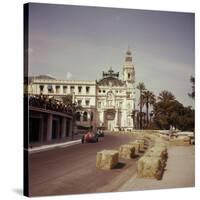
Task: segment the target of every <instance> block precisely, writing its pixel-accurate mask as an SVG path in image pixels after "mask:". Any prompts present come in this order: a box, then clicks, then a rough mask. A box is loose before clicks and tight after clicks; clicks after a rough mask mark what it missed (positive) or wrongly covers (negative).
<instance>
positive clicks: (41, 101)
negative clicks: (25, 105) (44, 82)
mask: <svg viewBox="0 0 200 200" xmlns="http://www.w3.org/2000/svg"><path fill="white" fill-rule="evenodd" d="M29 106H33V107H38V108H44V109H47V110H53V111H56V112H62V113H67V114H72V112H73V105H72V104H68V105H65V104H64V103H63V102H62V101H59V100H57V99H55V98H54V97H49V96H45V95H35V96H30V97H29Z"/></svg>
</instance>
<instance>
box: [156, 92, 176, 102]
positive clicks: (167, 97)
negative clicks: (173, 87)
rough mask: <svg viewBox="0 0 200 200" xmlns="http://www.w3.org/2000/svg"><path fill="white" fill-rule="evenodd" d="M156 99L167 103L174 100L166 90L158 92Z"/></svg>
mask: <svg viewBox="0 0 200 200" xmlns="http://www.w3.org/2000/svg"><path fill="white" fill-rule="evenodd" d="M158 99H159V100H160V101H163V102H167V101H172V100H175V96H174V95H173V94H172V93H171V92H169V91H167V90H163V91H161V92H160V94H159V96H158Z"/></svg>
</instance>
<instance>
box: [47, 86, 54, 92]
mask: <svg viewBox="0 0 200 200" xmlns="http://www.w3.org/2000/svg"><path fill="white" fill-rule="evenodd" d="M47 89H48V93H53V87H52V85H48V88H47Z"/></svg>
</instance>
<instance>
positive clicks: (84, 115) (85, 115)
mask: <svg viewBox="0 0 200 200" xmlns="http://www.w3.org/2000/svg"><path fill="white" fill-rule="evenodd" d="M87 120H88V114H87V112H84V113H83V121H87Z"/></svg>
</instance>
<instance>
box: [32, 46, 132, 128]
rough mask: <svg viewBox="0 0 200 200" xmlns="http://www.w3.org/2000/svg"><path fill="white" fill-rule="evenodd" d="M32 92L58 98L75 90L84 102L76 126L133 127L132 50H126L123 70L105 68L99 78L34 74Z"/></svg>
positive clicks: (80, 102)
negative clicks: (74, 78)
mask: <svg viewBox="0 0 200 200" xmlns="http://www.w3.org/2000/svg"><path fill="white" fill-rule="evenodd" d="M28 91H29V94H30V95H36V94H41V93H42V94H44V95H50V96H54V97H55V98H59V97H63V96H65V95H69V94H72V95H73V97H74V101H75V102H77V104H79V105H81V106H82V110H80V111H78V112H77V114H76V125H77V126H89V125H90V126H91V125H92V126H93V127H95V128H96V127H103V128H104V129H107V130H110V131H118V130H132V129H134V128H135V127H134V125H133V119H132V115H131V114H132V111H133V110H134V109H135V69H134V65H133V62H132V53H131V51H130V50H128V51H127V52H126V56H125V62H124V65H123V69H122V77H121V79H120V73H119V72H117V73H115V72H114V71H113V70H112V68H110V69H109V70H108V72H103V76H102V78H101V79H100V80H98V81H76V80H56V79H53V78H51V77H48V76H38V77H33V78H32V79H31V81H30V83H29V86H28Z"/></svg>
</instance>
